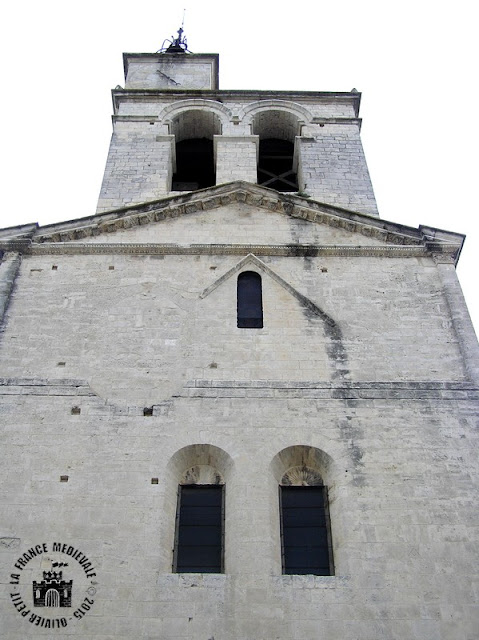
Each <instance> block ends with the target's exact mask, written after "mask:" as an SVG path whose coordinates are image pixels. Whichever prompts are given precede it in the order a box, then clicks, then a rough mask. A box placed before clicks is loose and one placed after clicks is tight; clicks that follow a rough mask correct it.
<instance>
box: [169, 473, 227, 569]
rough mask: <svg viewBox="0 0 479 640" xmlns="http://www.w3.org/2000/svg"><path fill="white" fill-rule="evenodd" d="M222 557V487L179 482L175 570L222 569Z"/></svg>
mask: <svg viewBox="0 0 479 640" xmlns="http://www.w3.org/2000/svg"><path fill="white" fill-rule="evenodd" d="M222 559H223V487H222V486H221V485H188V486H180V488H179V494H178V511H177V524H176V538H175V560H174V570H175V571H177V572H180V573H181V572H194V571H197V572H206V573H221V571H222V564H223V562H222Z"/></svg>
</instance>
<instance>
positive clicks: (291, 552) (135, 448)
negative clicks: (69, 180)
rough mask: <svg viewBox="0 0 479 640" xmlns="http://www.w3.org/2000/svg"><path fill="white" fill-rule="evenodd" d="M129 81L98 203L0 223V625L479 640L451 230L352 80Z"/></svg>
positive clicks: (147, 60) (19, 633)
mask: <svg viewBox="0 0 479 640" xmlns="http://www.w3.org/2000/svg"><path fill="white" fill-rule="evenodd" d="M124 65H125V88H124V89H121V88H117V89H115V90H114V91H113V106H114V115H113V136H112V141H111V146H110V150H109V153H108V159H107V164H106V169H105V175H104V180H103V185H102V189H101V194H100V198H99V202H98V210H97V212H96V213H93V212H92V215H90V216H88V217H85V218H81V219H78V220H69V217H68V215H67V210H66V214H65V218H66V221H65V222H60V223H55V224H52V225H47V226H44V227H40V226H39V225H37V224H35V223H32V224H30V225H22V226H19V227H14V228H8V229H3V230H0V252H1V261H0V321H1V332H0V362H1V363H2V364H1V375H2V376H3V377H2V378H1V379H0V394H1V398H2V399H1V404H0V435H1V443H0V455H1V457H2V459H1V462H2V463H1V465H0V487H2V490H1V492H0V511H1V513H2V519H1V522H0V576H1V582H2V583H3V587H4V589H3V592H2V595H1V596H0V616H1V620H2V633H3V636H2V637H5V638H6V639H7V640H20V639H21V640H24V639H25V638H44V637H45V635H44V634H45V629H49V630H50V629H51V630H52V631H51V632H50V633H51V634H52V637H53V634H60V635H62V632H61V631H59V629H60V628H61V629H64V631H63V634H64V635H65V637H67V636H68V638H70V637H71V638H77V639H78V640H80V639H81V640H83V639H84V638H87V637H88V638H91V639H92V640H103V639H104V638H110V637H111V638H113V637H114V638H118V639H121V638H125V639H130V640H149V639H151V638H162V640H177V639H179V638H182V639H184V640H199V639H204V640H207V639H210V640H213V639H216V640H293V639H294V640H295V639H299V638H301V639H304V638H310V639H313V638H314V640H331V639H341V640H343V639H346V638H347V639H350V640H352V639H354V640H385V639H386V638H387V639H388V640H476V638H477V629H478V628H479V614H478V602H477V570H476V565H477V557H476V556H477V544H478V530H479V527H478V518H477V490H478V485H479V482H478V471H479V465H478V460H477V454H476V450H475V443H476V441H477V427H478V415H479V405H478V399H479V386H478V384H479V350H478V345H477V340H476V338H475V334H474V331H473V328H472V325H471V322H470V319H469V316H468V313H467V308H466V305H465V302H464V299H463V297H462V293H461V289H460V286H459V283H458V280H457V277H456V274H455V267H456V264H457V261H458V259H459V256H460V252H461V249H462V245H463V241H464V236H463V235H461V234H460V233H456V232H452V231H444V230H441V229H437V228H434V227H426V226H419V227H418V228H413V227H407V226H405V225H403V224H401V223H400V222H392V221H389V220H388V219H387V212H381V213H382V216H383V217H382V218H379V215H378V211H377V208H376V203H375V199H374V194H373V190H372V187H371V182H370V178H369V174H368V170H367V166H366V161H365V158H364V154H363V150H362V146H361V140H360V125H361V121H360V119H359V117H358V116H359V105H360V98H361V96H360V94H359V93H358V92H357V91H356V90H352V91H351V92H324V91H317V92H316V91H314V92H306V91H256V90H255V91H251V90H234V91H233V90H227V91H223V90H220V89H219V84H218V56H217V55H216V54H192V53H189V52H188V51H187V47H186V42H185V40H184V38H183V34H182V31H181V30H180V32H179V35H178V38H176V39H174V40H173V41H172V42H171V43H169V46H168V47H165V48H164V49H162V50H161V51H160V52H158V53H155V54H144V53H140V54H134V53H127V54H124ZM60 569H61V570H60ZM42 576H43V579H42ZM60 635H58V637H60ZM49 637H50V636H49ZM62 637H63V635H62Z"/></svg>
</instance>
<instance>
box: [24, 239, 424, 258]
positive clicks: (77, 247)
mask: <svg viewBox="0 0 479 640" xmlns="http://www.w3.org/2000/svg"><path fill="white" fill-rule="evenodd" d="M25 253H26V254H29V255H184V256H187V255H234V256H246V255H248V254H249V253H254V254H255V255H261V256H284V257H316V256H339V257H345V258H348V257H386V258H421V257H426V256H428V255H430V254H429V252H428V250H427V249H426V247H421V246H415V245H413V246H392V247H388V246H384V247H377V246H371V247H367V246H364V247H355V246H351V247H349V246H342V245H258V244H190V245H179V244H143V243H138V244H134V243H112V244H107V243H82V242H74V243H61V242H58V243H55V242H52V243H42V244H32V245H30V247H29V248H28V249H26V250H25Z"/></svg>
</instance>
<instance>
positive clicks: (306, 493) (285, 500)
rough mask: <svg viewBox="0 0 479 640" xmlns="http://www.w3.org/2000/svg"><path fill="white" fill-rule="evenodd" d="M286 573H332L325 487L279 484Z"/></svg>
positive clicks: (282, 542)
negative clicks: (282, 485)
mask: <svg viewBox="0 0 479 640" xmlns="http://www.w3.org/2000/svg"><path fill="white" fill-rule="evenodd" d="M280 492H281V538H282V539H281V545H282V553H283V573H286V574H313V575H332V574H333V564H332V553H331V542H330V532H329V521H328V512H327V508H326V507H327V503H326V490H325V487H295V486H292V487H280Z"/></svg>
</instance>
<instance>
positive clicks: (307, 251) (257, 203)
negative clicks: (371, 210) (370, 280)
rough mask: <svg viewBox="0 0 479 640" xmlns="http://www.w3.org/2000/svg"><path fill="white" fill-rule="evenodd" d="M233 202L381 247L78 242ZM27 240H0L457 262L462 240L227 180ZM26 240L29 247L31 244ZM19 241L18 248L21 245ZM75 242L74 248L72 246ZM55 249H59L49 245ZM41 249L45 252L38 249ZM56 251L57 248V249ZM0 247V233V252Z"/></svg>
mask: <svg viewBox="0 0 479 640" xmlns="http://www.w3.org/2000/svg"><path fill="white" fill-rule="evenodd" d="M232 203H245V204H248V205H251V206H252V207H255V208H257V209H260V210H263V211H268V212H274V213H278V214H282V215H285V216H288V217H292V218H300V219H302V220H307V221H308V222H310V223H313V224H319V225H327V226H329V227H333V228H336V229H343V230H344V231H346V232H349V233H352V234H359V235H361V236H363V237H367V238H372V239H374V240H375V241H379V242H381V243H383V245H384V246H366V247H363V246H349V245H348V246H339V245H338V246H319V245H318V246H316V245H304V244H301V245H299V244H298V245H296V244H295V245H236V244H221V245H219V244H216V245H185V246H182V245H174V244H171V245H162V244H155V245H152V244H129V243H126V244H115V243H113V244H109V243H108V244H107V243H104V242H103V243H98V244H97V243H94V244H93V243H92V244H90V243H88V244H86V243H85V244H80V243H81V241H82V240H84V239H87V238H94V237H97V236H104V235H106V234H109V233H115V232H117V231H120V230H124V229H130V228H134V227H137V226H144V225H151V224H155V223H156V222H159V221H164V220H168V219H175V218H179V217H182V216H187V215H189V214H194V213H198V212H206V211H211V210H214V209H218V208H219V207H224V206H227V205H230V204H232ZM30 237H31V240H30V239H28V240H25V238H20V237H19V235H17V237H15V233H14V232H12V235H11V236H10V237H9V238H8V240H7V239H5V240H4V241H3V243H8V250H14V251H22V252H24V253H35V254H37V253H41V252H46V253H58V254H62V253H144V254H152V253H154V254H168V253H172V254H192V253H193V254H194V253H211V254H222V253H226V254H228V253H234V254H236V255H246V253H256V254H259V255H288V256H294V255H297V256H304V255H311V256H316V255H342V256H353V255H361V256H363V255H364V256H372V255H374V256H376V255H381V256H394V257H405V256H407V257H410V256H424V255H429V254H430V253H432V252H433V253H436V254H442V255H444V254H446V255H450V256H452V259H453V260H455V261H457V257H458V256H459V253H460V250H461V248H462V244H463V241H464V236H462V235H460V234H455V233H451V232H447V231H439V230H435V229H432V228H430V227H427V228H426V227H424V228H422V227H420V228H419V229H414V228H412V227H406V226H404V225H399V224H395V223H393V222H388V221H386V220H381V219H379V218H376V217H375V216H369V215H367V214H362V213H358V212H355V211H350V210H348V209H343V208H340V207H336V206H332V205H328V204H325V203H322V202H318V201H315V200H311V199H306V198H303V197H300V196H299V195H297V194H292V193H291V194H289V193H278V192H277V191H274V190H273V189H267V188H265V187H261V186H259V185H254V184H251V183H248V182H232V183H228V184H223V185H219V186H214V187H209V188H207V189H201V190H198V191H195V192H192V193H183V194H179V195H178V194H176V195H173V196H169V197H166V198H162V199H161V200H156V201H151V202H145V203H142V204H139V205H132V206H129V207H124V208H121V209H115V210H112V211H106V212H105V213H102V214H97V215H94V216H90V217H88V218H82V219H79V220H73V221H69V222H62V223H58V224H53V225H48V226H46V227H43V228H42V227H40V228H37V229H35V232H34V233H32V234H31V236H30ZM30 242H31V246H30ZM20 243H22V246H21V247H20ZM72 243H75V246H72ZM54 244H56V245H58V247H59V248H58V250H56V249H54V248H53V247H52V245H54ZM42 245H48V247H47V246H45V248H44V249H40V248H39V247H40V246H42ZM60 247H61V248H60ZM1 249H4V250H5V247H4V246H3V244H2V238H1V235H0V250H1Z"/></svg>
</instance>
